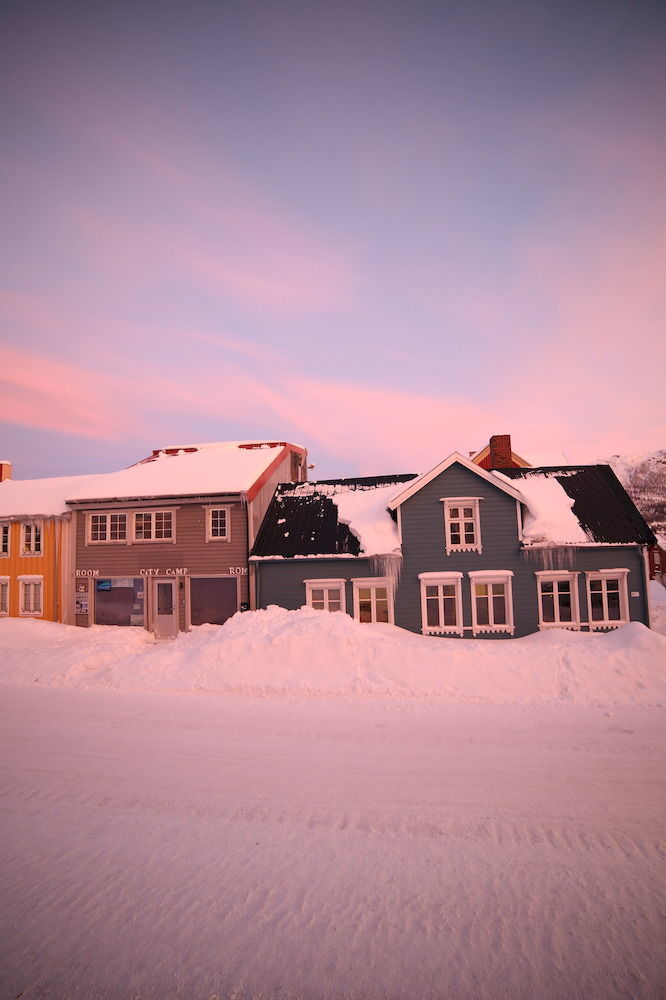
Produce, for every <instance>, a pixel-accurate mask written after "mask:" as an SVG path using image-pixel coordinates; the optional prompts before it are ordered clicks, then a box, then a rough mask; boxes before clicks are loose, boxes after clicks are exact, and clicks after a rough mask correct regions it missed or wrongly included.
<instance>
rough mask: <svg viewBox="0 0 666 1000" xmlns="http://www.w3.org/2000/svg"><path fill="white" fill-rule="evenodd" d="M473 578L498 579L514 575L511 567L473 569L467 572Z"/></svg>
mask: <svg viewBox="0 0 666 1000" xmlns="http://www.w3.org/2000/svg"><path fill="white" fill-rule="evenodd" d="M467 575H468V576H469V577H470V579H472V580H484V579H485V580H498V579H502V580H504V579H506V577H508V576H513V571H512V570H510V569H472V570H470V571H469V572H468V574H467Z"/></svg>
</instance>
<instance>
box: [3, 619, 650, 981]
mask: <svg viewBox="0 0 666 1000" xmlns="http://www.w3.org/2000/svg"><path fill="white" fill-rule="evenodd" d="M0 664H2V666H1V668H0V671H1V675H2V678H3V681H4V683H3V684H2V686H0V761H2V767H1V768H0V800H1V802H2V810H1V812H0V816H1V817H2V819H1V820H0V823H1V829H0V858H1V861H2V863H1V864H0V894H1V898H2V901H3V905H2V907H0V996H2V997H8V998H9V997H13V998H15V997H17V996H20V997H23V998H25V1000H30V998H35V1000H37V998H39V1000H41V998H44V1000H46V998H48V1000H278V998H280V1000H628V998H632V1000H661V998H663V995H664V984H665V983H666V964H665V961H664V951H663V947H662V945H663V937H662V933H663V924H662V919H663V917H662V914H663V910H664V893H663V833H664V808H663V802H664V773H665V768H664V763H665V762H664V726H663V707H662V706H663V704H664V682H663V674H664V667H665V666H666V638H664V637H662V636H659V635H657V634H655V633H652V632H650V631H649V630H647V629H645V628H644V627H643V626H641V625H630V626H626V627H625V628H623V629H620V630H618V631H617V632H613V633H611V634H609V635H601V636H590V635H582V634H575V633H568V632H563V633H558V634H553V633H549V634H547V635H537V636H534V637H531V638H528V639H519V640H514V641H497V640H491V641H485V642H484V641H481V640H477V641H473V640H470V641H462V640H455V639H452V640H449V639H444V640H433V639H430V638H424V637H420V636H413V635H409V634H405V633H402V632H401V631H400V630H398V629H395V628H393V627H391V626H374V627H373V626H363V625H359V624H357V623H355V622H353V621H352V620H351V619H350V618H348V617H347V616H345V615H326V614H324V613H320V612H314V611H309V610H304V611H303V610H302V611H298V612H286V611H283V610H281V609H277V608H272V609H269V610H268V611H264V612H254V613H247V614H244V615H237V616H235V617H234V618H233V619H231V620H230V621H229V622H228V623H227V624H226V625H225V626H223V627H222V628H218V627H216V626H201V627H200V628H198V629H195V630H193V632H192V633H190V634H189V635H184V636H181V637H179V638H178V639H177V640H175V641H173V642H163V643H156V642H154V641H152V640H151V638H150V637H149V636H148V635H147V633H145V632H144V631H143V630H140V629H136V630H131V629H113V628H104V627H96V628H92V629H89V630H84V629H80V630H78V629H74V628H71V627H67V626H58V625H53V624H50V623H45V622H35V621H17V620H9V619H5V620H2V621H0ZM157 691H159V692H160V693H155V692H157Z"/></svg>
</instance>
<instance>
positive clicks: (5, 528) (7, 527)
mask: <svg viewBox="0 0 666 1000" xmlns="http://www.w3.org/2000/svg"><path fill="white" fill-rule="evenodd" d="M5 532H6V533H7V551H6V552H3V551H2V536H3V534H4V533H5ZM11 551H12V526H11V522H10V521H3V522H2V523H0V559H9V556H10V555H11Z"/></svg>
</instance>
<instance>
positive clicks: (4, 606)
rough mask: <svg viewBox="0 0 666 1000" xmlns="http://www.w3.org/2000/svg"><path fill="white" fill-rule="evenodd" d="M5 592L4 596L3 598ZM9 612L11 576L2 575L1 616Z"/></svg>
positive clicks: (0, 582) (0, 583) (0, 581)
mask: <svg viewBox="0 0 666 1000" xmlns="http://www.w3.org/2000/svg"><path fill="white" fill-rule="evenodd" d="M3 593H4V598H3ZM8 614H9V577H8V576H0V617H3V618H4V617H5V615H8Z"/></svg>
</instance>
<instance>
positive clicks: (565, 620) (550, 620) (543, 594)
mask: <svg viewBox="0 0 666 1000" xmlns="http://www.w3.org/2000/svg"><path fill="white" fill-rule="evenodd" d="M536 576H537V586H538V589H539V627H540V628H558V627H561V628H578V626H579V624H580V615H579V613H578V583H577V579H578V574H577V573H569V572H565V571H562V572H558V571H553V572H550V571H543V572H538V573H537V574H536Z"/></svg>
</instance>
